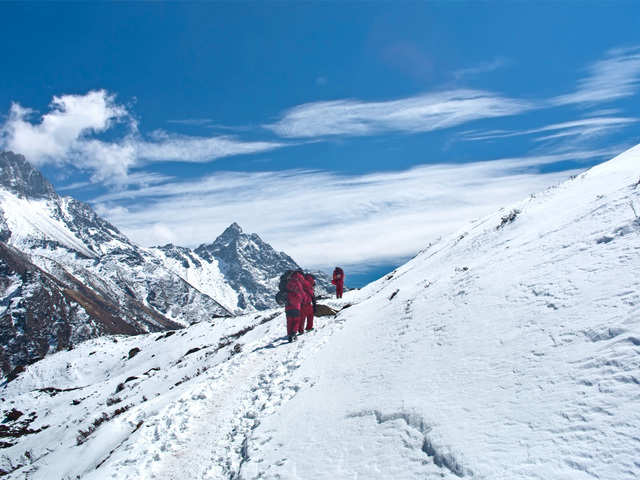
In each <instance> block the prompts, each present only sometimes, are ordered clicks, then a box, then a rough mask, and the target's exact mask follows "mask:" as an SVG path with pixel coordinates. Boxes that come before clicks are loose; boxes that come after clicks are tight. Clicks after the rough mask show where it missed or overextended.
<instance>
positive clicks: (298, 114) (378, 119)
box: [265, 90, 532, 138]
mask: <svg viewBox="0 0 640 480" xmlns="http://www.w3.org/2000/svg"><path fill="white" fill-rule="evenodd" d="M531 108H532V105H531V104H530V103H529V102H527V101H524V100H516V99H511V98H506V97H502V96H500V95H495V94H492V93H490V92H484V91H479V90H450V91H443V92H438V93H432V94H426V95H418V96H414V97H409V98H404V99H400V100H389V101H382V102H365V101H360V100H335V101H327V102H313V103H306V104H303V105H299V106H297V107H294V108H292V109H290V110H288V111H286V112H285V113H284V115H283V117H282V118H281V119H280V120H278V121H277V122H275V123H272V124H268V125H265V127H266V128H268V129H269V130H272V131H274V132H275V133H277V134H278V135H280V136H282V137H285V138H309V137H322V136H333V135H353V136H356V135H374V134H378V133H382V132H394V131H402V132H412V133H415V132H428V131H432V130H438V129H442V128H448V127H453V126H456V125H461V124H463V123H467V122H471V121H473V120H479V119H483V118H494V117H503V116H509V115H516V114H519V113H522V112H524V111H527V110H529V109H531Z"/></svg>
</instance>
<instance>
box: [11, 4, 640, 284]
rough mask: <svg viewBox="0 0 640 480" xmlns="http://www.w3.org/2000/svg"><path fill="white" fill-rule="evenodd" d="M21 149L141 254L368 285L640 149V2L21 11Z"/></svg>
mask: <svg viewBox="0 0 640 480" xmlns="http://www.w3.org/2000/svg"><path fill="white" fill-rule="evenodd" d="M0 15H1V16H2V18H3V19H4V20H5V21H4V22H3V29H2V30H1V31H0V57H1V58H2V59H3V62H2V72H1V73H2V74H1V75H0V113H1V114H2V115H3V116H2V118H1V119H0V144H1V145H0V146H2V148H10V149H13V150H16V151H19V152H21V153H24V154H25V155H26V156H27V158H28V159H29V160H31V161H32V162H33V163H34V164H35V165H37V166H38V167H40V168H41V169H42V170H43V171H44V172H45V174H46V175H47V176H49V178H51V179H52V181H53V182H54V185H55V186H56V188H57V189H59V191H60V192H61V193H64V194H68V195H73V196H75V197H77V198H80V199H82V200H85V201H88V202H90V203H91V204H92V205H93V206H94V207H95V208H96V209H97V210H98V212H100V213H101V214H103V215H105V216H106V217H108V218H109V219H110V220H111V221H112V222H113V223H115V224H116V225H117V226H118V227H119V228H120V229H121V230H122V231H124V232H125V233H127V234H128V235H129V236H130V237H131V238H132V239H134V240H135V241H138V242H139V243H141V244H145V245H152V244H162V243H167V242H173V243H177V244H181V245H187V246H196V245H198V244H200V243H203V242H209V241H212V240H213V239H214V238H215V237H216V236H217V235H218V234H219V233H220V232H221V231H222V230H223V229H224V227H225V226H226V225H228V224H230V223H231V222H233V221H237V222H238V223H239V224H240V225H242V226H243V227H244V229H245V230H247V231H252V232H257V233H259V234H261V236H263V238H265V239H266V240H267V241H269V242H271V243H272V244H273V245H274V246H275V247H276V248H278V249H282V250H285V251H287V252H288V253H290V254H291V255H292V256H293V257H294V258H295V259H296V260H297V261H298V262H299V263H301V264H304V265H309V266H315V267H321V268H327V269H330V268H331V267H332V266H333V265H335V264H338V263H339V264H342V265H348V266H349V269H350V271H351V272H352V273H353V275H352V276H351V278H352V279H355V280H356V283H361V282H363V281H366V280H369V279H371V278H373V277H375V276H376V275H378V274H380V272H383V271H385V270H386V269H391V268H392V267H393V266H394V265H396V264H398V263H399V262H401V261H403V260H404V259H406V258H407V257H410V256H412V255H413V254H414V253H415V252H416V251H418V250H419V249H421V248H423V247H424V246H426V245H427V244H428V243H429V242H430V241H434V240H435V239H437V238H438V237H439V236H441V235H444V234H447V233H449V232H452V231H455V230H457V229H458V228H461V227H462V226H464V224H465V223H466V222H468V221H469V220H472V219H474V218H477V217H479V216H482V215H485V214H488V213H490V212H492V211H494V210H495V209H497V208H500V207H502V206H505V205H508V204H509V203H510V202H513V201H517V200H518V199H520V198H522V197H524V196H526V195H528V194H529V193H531V192H534V191H537V190H540V189H542V188H545V187H546V186H548V185H551V184H554V183H557V182H559V181H561V180H562V179H564V178H566V177H567V176H568V175H570V174H572V173H574V172H575V171H576V170H579V169H584V168H586V167H588V166H590V165H593V164H595V163H598V162H600V161H603V160H605V159H608V158H611V157H612V156H614V155H615V154H616V153H619V152H620V151H622V150H623V149H625V148H626V147H629V146H631V145H634V144H636V143H638V142H639V139H638V123H637V122H638V115H639V113H640V112H639V110H640V100H639V98H638V91H639V90H640V33H638V32H640V6H638V5H637V2H622V1H620V2H600V3H587V2H569V1H567V2H562V3H560V2H536V3H535V4H533V3H531V4H526V3H524V2H432V3H418V2H393V3H391V2H375V3H353V4H343V3H333V2H318V3H293V2H291V3H287V2H277V3H266V2H265V3H263V2H251V3H218V4H211V3H193V4H191V3H188V4H185V3H171V4H163V3H155V2H154V3H136V4H127V3H117V4H78V3H70V4H51V3H45V4H33V3H29V4H6V3H3V4H0Z"/></svg>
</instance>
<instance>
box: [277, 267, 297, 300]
mask: <svg viewBox="0 0 640 480" xmlns="http://www.w3.org/2000/svg"><path fill="white" fill-rule="evenodd" d="M293 272H295V270H287V271H286V272H284V273H283V274H282V275H280V282H279V283H278V293H276V303H277V304H278V305H286V304H287V283H288V282H289V279H290V278H291V275H293Z"/></svg>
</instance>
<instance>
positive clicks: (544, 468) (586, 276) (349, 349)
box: [0, 146, 640, 480]
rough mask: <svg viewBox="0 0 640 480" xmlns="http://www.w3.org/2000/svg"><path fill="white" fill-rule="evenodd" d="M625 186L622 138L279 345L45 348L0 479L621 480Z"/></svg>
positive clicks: (635, 415)
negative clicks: (595, 161)
mask: <svg viewBox="0 0 640 480" xmlns="http://www.w3.org/2000/svg"><path fill="white" fill-rule="evenodd" d="M639 177H640V146H638V147H635V148H633V149H631V150H629V151H627V152H625V153H624V154H622V155H620V156H618V157H616V158H615V159H613V160H611V161H610V162H607V163H604V164H602V165H599V166H597V167H595V168H592V169H591V170H589V171H587V172H585V173H584V174H581V175H578V176H577V177H576V178H574V179H572V180H569V181H567V182H566V183H563V184H562V185H559V186H557V187H554V188H550V189H548V190H547V191H545V192H542V193H540V194H538V195H536V196H532V197H531V198H528V199H526V200H524V201H522V202H520V203H518V204H516V205H513V206H512V207H510V208H507V209H504V210H502V211H500V212H496V214H494V215H490V216H488V217H486V218H484V219H481V220H479V221H475V222H473V223H471V224H469V225H468V226H467V227H466V228H464V229H462V230H461V231H459V232H457V233H456V234H454V235H452V236H450V237H448V238H444V239H443V240H441V241H440V242H438V243H437V244H434V245H431V246H430V247H429V248H428V249H426V250H424V251H423V252H421V253H420V254H419V255H417V256H416V257H415V258H414V259H412V260H411V261H410V262H408V263H407V264H405V265H403V266H402V267H400V268H398V269H397V270H396V271H394V272H392V273H390V274H389V275H387V276H385V277H384V278H382V279H380V280H378V281H377V282H374V283H372V284H370V285H369V286H367V287H365V288H364V289H362V290H360V291H351V292H347V293H346V294H345V296H344V298H343V299H342V300H339V301H338V300H332V301H331V305H332V306H333V307H336V308H338V309H339V308H340V307H343V309H342V310H341V311H340V312H339V313H338V315H336V316H335V317H323V318H320V319H317V321H316V330H315V331H313V332H311V333H306V334H305V335H303V336H302V337H301V338H300V339H299V340H298V341H297V342H294V343H291V344H289V343H287V342H286V341H285V340H284V338H283V335H284V323H285V319H284V315H283V314H282V313H281V312H279V311H277V310H275V311H265V312H259V313H258V314H255V313H254V314H251V315H246V316H244V317H240V318H236V319H227V318H225V319H220V320H218V321H217V322H215V323H209V322H203V323H200V324H198V325H194V326H191V327H188V328H186V329H185V330H184V331H183V332H181V334H176V335H171V332H169V333H164V334H162V333H161V334H158V333H156V334H148V335H141V336H138V337H126V338H123V337H103V338H100V339H96V340H90V341H87V342H85V343H83V344H81V345H80V346H78V347H77V348H75V349H73V350H71V351H64V352H60V353H57V354H55V355H52V356H49V357H47V358H45V359H44V360H42V361H40V362H37V363H36V364H34V365H31V366H29V367H28V368H27V369H26V371H25V372H24V373H22V374H20V375H19V376H18V377H17V379H15V380H14V381H12V382H10V383H8V384H7V385H5V386H4V387H3V389H2V393H1V396H2V398H3V399H4V402H3V404H2V407H3V408H2V414H3V416H4V423H3V424H2V426H1V430H0V431H2V436H3V443H2V445H1V446H2V447H3V455H2V456H1V457H0V469H2V471H3V472H4V473H5V474H6V475H7V477H8V478H11V479H14V478H15V479H18V478H20V479H22V478H29V479H32V480H37V479H49V478H62V479H71V478H73V479H80V480H90V479H103V478H118V479H144V478H154V479H167V480H168V479H175V478H192V479H204V478H208V479H228V478H234V479H257V478H262V479H275V478H280V479H296V478H304V479H336V478H367V479H388V478H403V479H413V478H415V479H424V478H431V477H433V478H436V477H437V478H445V479H459V478H468V479H510V480H520V479H522V480H525V479H526V480H530V479H540V480H543V479H544V480H555V479H558V480H559V479H568V478H571V479H588V478H599V479H611V480H613V479H627V478H637V477H638V476H640V464H639V463H638V458H640V443H639V442H638V441H637V437H638V432H639V431H640V396H639V395H638V385H639V383H640V380H639V378H640V349H639V346H640V262H638V258H640V257H639V254H640V219H639V218H638V216H637V214H636V212H638V211H640V208H639V207H640V185H639V184H638V180H639ZM347 306H349V308H346V307H347ZM52 379H55V385H52V383H53V382H52ZM71 458H72V459H73V460H70V459H71Z"/></svg>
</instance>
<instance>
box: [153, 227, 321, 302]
mask: <svg viewBox="0 0 640 480" xmlns="http://www.w3.org/2000/svg"><path fill="white" fill-rule="evenodd" d="M151 250H152V251H153V252H154V253H156V255H158V256H159V258H161V259H162V261H163V263H165V264H166V265H168V266H169V268H170V269H171V270H173V271H174V272H175V273H177V274H178V275H180V276H181V277H182V278H184V279H185V280H186V281H187V282H189V283H190V284H191V285H193V286H195V287H196V288H197V289H198V290H200V291H201V292H204V293H206V294H207V295H209V296H211V297H213V298H215V299H216V300H218V301H219V302H220V303H221V304H222V305H224V306H225V307H226V308H227V309H228V310H229V311H232V312H246V311H250V310H254V309H255V310H265V309H269V308H274V307H276V306H277V305H276V303H275V295H276V293H277V291H278V281H279V279H280V275H281V274H282V273H283V272H284V271H286V270H298V269H300V268H301V267H300V266H299V265H298V264H297V263H296V262H295V261H294V260H293V259H292V258H291V257H289V256H288V255H287V254H286V253H284V252H278V251H276V250H274V249H273V247H272V246H271V245H269V244H268V243H266V242H264V241H263V240H262V239H261V238H260V237H259V236H258V235H257V234H255V233H251V234H247V233H244V232H243V231H242V228H240V226H239V225H238V224H237V223H233V224H231V225H230V226H229V227H228V228H227V229H226V230H225V231H224V232H223V233H222V234H221V235H220V236H219V237H218V238H216V240H215V241H214V242H213V243H211V244H203V245H200V246H199V247H198V248H196V249H195V250H191V249H188V248H184V247H176V246H174V245H171V244H169V245H165V246H163V247H157V248H154V249H151ZM313 274H314V275H315V277H316V282H317V285H316V293H317V295H319V296H320V295H325V294H327V293H328V292H329V291H330V281H329V278H328V277H327V275H326V274H324V273H322V272H313Z"/></svg>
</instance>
